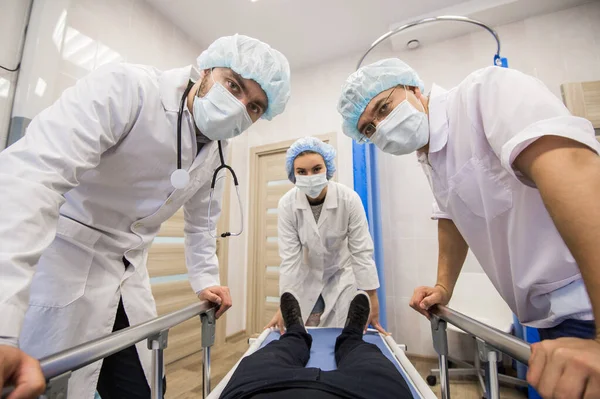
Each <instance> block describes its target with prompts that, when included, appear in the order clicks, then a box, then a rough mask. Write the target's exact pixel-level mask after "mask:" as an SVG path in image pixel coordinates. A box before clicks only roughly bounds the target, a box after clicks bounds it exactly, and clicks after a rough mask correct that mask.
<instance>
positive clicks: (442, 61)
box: [227, 2, 600, 355]
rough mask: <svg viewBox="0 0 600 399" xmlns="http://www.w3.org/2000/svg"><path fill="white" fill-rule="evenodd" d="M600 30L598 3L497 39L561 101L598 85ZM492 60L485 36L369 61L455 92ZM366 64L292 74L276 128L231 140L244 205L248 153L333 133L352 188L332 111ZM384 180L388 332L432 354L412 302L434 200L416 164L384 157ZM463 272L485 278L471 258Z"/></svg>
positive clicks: (239, 297)
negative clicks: (397, 63)
mask: <svg viewBox="0 0 600 399" xmlns="http://www.w3.org/2000/svg"><path fill="white" fill-rule="evenodd" d="M599 21H600V3H599V2H595V3H590V4H587V5H583V6H580V7H575V8H572V9H568V10H565V11H561V12H557V13H553V14H548V15H543V16H539V17H534V18H530V19H527V20H524V21H521V22H517V23H512V24H509V25H505V26H500V27H497V31H498V33H499V35H500V38H501V40H502V48H503V49H502V54H503V56H505V57H508V61H509V66H510V67H511V68H515V69H519V70H521V71H523V72H526V73H529V74H531V75H533V76H536V77H538V78H539V79H541V80H542V81H543V82H544V83H545V84H546V85H548V86H549V87H550V89H551V90H552V92H553V93H555V94H556V95H557V96H559V95H560V84H561V83H564V82H567V81H584V80H598V79H600V24H599V23H598V22H599ZM340 40H343V39H342V38H340ZM494 52H495V42H494V41H493V38H492V37H491V36H490V35H489V34H488V33H487V32H484V31H481V32H477V33H473V34H470V35H467V36H463V37H459V38H455V39H452V40H449V41H446V42H443V43H438V44H435V45H430V46H427V47H423V48H420V49H417V50H415V51H406V52H402V53H399V54H392V53H387V54H386V53H385V52H384V51H379V53H378V54H374V55H370V56H369V58H368V59H367V62H373V61H375V60H377V59H380V58H382V57H384V56H387V57H391V56H398V57H400V58H403V59H404V60H405V61H406V62H408V63H409V64H410V65H411V66H412V67H413V68H415V69H416V70H417V71H418V72H419V73H420V74H421V77H422V79H423V80H424V81H425V82H426V86H427V88H428V89H429V88H430V87H431V84H432V83H433V82H435V83H437V84H439V85H441V86H445V87H447V88H450V87H452V86H455V85H456V84H458V83H459V82H460V81H461V80H462V79H463V78H464V77H465V76H466V75H467V74H468V73H469V72H471V71H473V70H475V69H478V68H481V67H485V66H488V65H491V64H492V61H493V55H494ZM360 55H361V54H355V55H353V56H350V57H347V58H344V59H341V60H338V61H335V62H333V63H328V64H325V65H321V66H318V67H316V68H311V69H309V70H304V71H293V73H292V98H291V100H290V103H289V105H288V107H287V109H286V111H285V113H284V114H283V115H281V116H279V117H277V118H275V119H274V121H272V122H270V123H265V122H260V123H259V124H257V125H256V126H255V127H253V128H252V129H251V130H250V131H249V132H248V133H246V134H245V135H244V136H242V137H241V138H238V139H236V140H235V142H234V145H233V148H234V150H233V154H232V155H233V157H232V159H233V166H234V168H235V169H236V170H237V171H238V173H239V174H240V175H241V176H240V177H241V179H240V180H241V182H240V184H241V189H242V190H243V197H244V198H245V200H246V203H247V200H248V149H249V148H251V147H253V146H256V145H262V144H266V143H271V142H277V141H282V140H288V139H292V138H298V137H301V136H304V135H313V134H321V133H329V132H336V133H337V137H338V152H339V155H338V161H339V168H338V169H339V172H338V178H339V181H340V182H342V183H343V184H346V185H349V186H352V154H351V143H350V140H349V139H347V138H346V137H345V136H343V135H342V133H341V129H340V125H341V119H340V117H339V116H338V114H337V112H336V103H337V100H338V96H339V91H340V87H341V85H342V83H343V82H344V80H345V79H346V78H347V76H348V75H349V74H350V73H351V72H353V71H354V68H355V65H356V62H357V60H358V59H359V57H360ZM282 167H283V165H282ZM379 171H380V181H381V184H380V187H381V193H380V194H381V208H382V214H383V216H384V217H383V220H382V230H383V236H384V237H385V239H384V251H385V265H386V269H385V270H386V273H385V274H386V276H385V282H386V291H387V309H388V314H387V316H388V328H389V330H391V332H392V333H393V334H394V337H395V339H396V340H397V341H398V342H402V343H406V344H408V348H409V351H410V352H412V353H417V354H424V355H433V349H432V347H431V339H430V329H429V324H428V322H427V320H426V319H425V318H423V317H420V316H419V315H418V314H417V313H416V312H414V311H412V310H411V309H409V308H408V300H409V297H410V296H411V294H412V292H413V290H414V288H415V287H416V286H418V285H425V284H427V285H429V284H433V283H435V277H436V270H437V225H436V223H434V222H432V221H431V220H430V219H429V216H430V211H431V202H432V198H433V197H432V195H431V192H430V189H429V186H428V184H427V181H426V179H425V177H424V175H423V172H422V171H421V169H420V166H419V164H418V163H417V162H416V160H415V158H414V157H413V156H405V157H392V156H387V155H382V156H381V157H380V163H379ZM242 176H243V177H242ZM232 200H233V198H232ZM245 209H246V210H247V209H248V207H247V206H246V207H245ZM237 218H238V216H237V214H232V223H235V222H236V221H237V220H238V219H237ZM246 225H247V224H246ZM249 230H250V227H247V228H246V234H245V235H244V236H243V237H241V238H238V239H236V240H232V241H231V242H230V269H229V270H230V273H229V283H230V286H231V290H232V294H233V295H234V301H235V308H234V309H232V311H231V315H230V316H234V315H235V317H229V318H228V324H227V330H228V333H229V334H231V333H234V332H236V331H239V330H242V329H243V328H245V309H246V303H245V298H246V295H245V291H243V290H245V288H246V287H245V276H246V274H247V270H246V269H247V232H248V231H249ZM464 271H466V272H471V273H482V271H481V268H480V266H479V265H478V264H477V262H476V261H475V260H474V259H473V257H472V256H471V255H470V257H469V259H468V261H467V263H466V265H465V268H464ZM242 292H244V294H242ZM478 300H479V299H478ZM489 311H490V314H491V313H493V312H494V310H493V308H491V309H490V310H489Z"/></svg>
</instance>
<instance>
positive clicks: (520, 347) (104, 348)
mask: <svg viewBox="0 0 600 399" xmlns="http://www.w3.org/2000/svg"><path fill="white" fill-rule="evenodd" d="M215 309H216V308H215V307H214V305H212V304H210V303H207V302H201V303H198V304H194V305H190V306H188V307H185V308H183V309H180V310H178V311H175V312H173V313H170V314H168V315H164V316H160V317H157V318H155V319H152V320H148V321H147V322H144V323H141V324H138V325H136V326H131V327H128V328H126V329H123V330H120V331H117V332H114V333H112V334H109V335H107V336H105V337H102V338H98V339H95V340H93V341H91V342H87V343H84V344H81V345H78V346H75V347H73V348H71V349H67V350H65V351H62V352H59V353H56V354H54V355H51V356H48V357H47V358H44V359H40V365H41V367H42V372H43V373H44V377H45V378H46V382H47V387H46V392H45V393H44V397H46V398H49V399H57V398H67V397H68V396H67V395H68V381H69V378H70V376H71V373H72V372H73V371H75V370H78V369H80V368H83V367H85V366H87V365H89V364H92V363H94V362H96V361H98V360H100V359H103V358H105V357H108V356H110V355H112V354H113V353H116V352H119V351H121V350H123V349H125V348H127V347H130V346H131V345H133V344H135V343H137V342H140V341H144V340H147V342H148V348H149V349H151V350H152V353H153V359H152V360H153V362H152V366H153V367H152V380H151V384H150V385H151V391H152V399H160V398H161V397H162V392H163V370H164V363H163V351H164V349H165V348H166V347H167V344H168V339H167V336H168V333H169V330H170V329H171V328H173V327H174V326H176V325H178V324H181V323H183V322H184V321H186V320H189V319H191V318H193V317H198V316H200V319H201V321H202V347H203V351H204V353H203V356H204V362H203V373H202V380H203V394H202V396H203V397H204V398H207V397H208V398H212V399H214V398H218V396H219V395H220V393H221V392H222V391H223V389H224V388H225V386H226V385H227V382H228V381H229V379H230V378H231V376H232V375H233V373H234V371H235V369H236V367H237V366H238V364H239V362H238V363H237V364H236V366H235V367H234V368H233V369H232V370H230V371H229V373H228V374H227V375H226V376H225V378H224V379H223V381H221V383H220V384H219V385H217V387H215V389H214V390H213V391H212V392H211V391H210V382H209V381H210V378H209V377H210V348H211V346H212V345H213V344H214V339H215V321H216V320H215ZM430 312H431V313H432V318H431V331H432V338H433V346H434V348H435V350H436V352H437V353H438V355H439V360H440V385H441V393H442V399H449V398H450V387H449V384H448V340H447V336H446V323H450V324H452V325H454V326H456V327H458V328H460V329H461V330H463V331H465V332H466V333H467V334H470V335H472V336H473V337H475V338H477V340H478V341H480V342H481V343H482V345H481V347H482V350H481V357H482V362H483V363H484V364H485V371H486V372H485V377H486V387H487V389H486V391H487V392H486V397H487V398H488V399H497V398H499V397H500V396H499V384H498V370H497V360H498V356H499V354H498V352H503V353H506V354H507V355H509V356H510V357H512V358H513V359H515V360H518V361H520V362H521V363H524V364H527V363H528V362H529V357H530V355H531V348H530V346H529V345H528V344H527V343H525V342H523V341H521V340H519V339H518V338H515V337H513V336H510V335H508V334H506V333H503V332H501V331H499V330H496V329H494V328H492V327H489V326H487V325H485V324H483V323H480V322H478V321H476V320H474V319H471V318H470V317H467V316H465V315H463V314H460V313H458V312H456V311H454V310H452V309H449V308H447V307H445V306H440V307H436V308H433V309H430ZM310 333H311V335H313V338H314V341H313V346H312V349H311V357H310V362H309V363H308V367H319V368H321V369H323V370H331V369H333V368H334V367H335V360H334V349H333V348H334V343H335V338H336V337H337V336H338V335H339V333H340V330H339V329H329V328H314V329H310ZM278 338H279V333H278V332H275V331H271V330H265V331H264V332H263V333H262V334H261V335H260V336H259V337H258V338H257V339H256V340H253V341H252V342H251V344H250V348H249V349H248V351H247V352H246V353H245V354H244V356H248V355H250V354H252V353H254V352H255V351H257V350H259V349H260V348H261V347H263V346H264V345H266V344H267V343H269V342H271V341H272V340H274V339H278ZM365 340H366V341H367V342H370V343H373V344H375V345H377V346H378V347H379V348H380V349H381V351H382V352H383V353H384V354H385V356H386V357H387V358H388V359H390V361H391V362H392V363H394V365H395V366H396V367H397V368H398V371H399V372H400V374H401V375H402V377H404V379H405V380H406V382H407V384H408V386H409V387H410V389H411V391H412V393H413V395H414V397H415V398H426V399H433V398H435V397H436V396H435V395H434V394H433V392H432V391H431V389H430V388H429V387H428V386H427V383H426V382H425V381H424V380H423V379H422V378H421V376H420V375H419V373H417V371H416V369H415V368H414V366H413V365H412V364H411V363H410V361H409V360H408V358H407V357H406V355H405V354H404V351H403V349H401V346H399V345H398V344H397V343H396V342H395V341H394V339H393V338H392V337H390V336H386V337H383V336H381V335H379V333H377V332H374V331H369V332H368V334H366V336H365ZM11 391H12V389H11V388H5V389H3V390H2V394H1V395H0V396H1V397H2V399H4V398H6V397H7V396H8V394H9V393H10V392H11Z"/></svg>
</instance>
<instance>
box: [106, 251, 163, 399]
mask: <svg viewBox="0 0 600 399" xmlns="http://www.w3.org/2000/svg"><path fill="white" fill-rule="evenodd" d="M123 264H124V265H125V267H128V266H129V261H128V260H127V259H125V258H123ZM127 327H129V319H128V318H127V314H126V313H125V308H124V307H123V298H121V299H119V307H118V308H117V315H116V317H115V323H114V325H113V332H115V331H119V330H122V329H124V328H127ZM96 390H97V391H98V393H99V394H100V397H101V398H102V399H149V398H150V387H149V386H148V382H147V381H146V376H145V375H144V369H143V368H142V364H141V363H140V359H139V357H138V353H137V349H136V348H135V346H130V347H129V348H125V349H123V350H122V351H121V352H117V353H115V354H114V355H110V356H108V357H107V358H106V359H104V362H103V363H102V368H101V369H100V377H99V378H98V385H97V387H96ZM166 390H167V381H166V379H163V395H164V392H166Z"/></svg>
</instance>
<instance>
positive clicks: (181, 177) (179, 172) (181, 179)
mask: <svg viewBox="0 0 600 399" xmlns="http://www.w3.org/2000/svg"><path fill="white" fill-rule="evenodd" d="M189 182H190V174H189V173H188V171H187V170H185V169H176V170H175V172H173V173H171V184H172V185H173V187H175V188H176V189H177V190H181V189H184V188H185V187H186V186H187V185H188V183H189Z"/></svg>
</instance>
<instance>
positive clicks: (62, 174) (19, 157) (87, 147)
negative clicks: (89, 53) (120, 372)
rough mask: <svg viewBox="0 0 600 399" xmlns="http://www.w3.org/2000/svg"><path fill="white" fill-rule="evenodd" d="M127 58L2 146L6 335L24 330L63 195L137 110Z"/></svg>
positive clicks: (1, 288)
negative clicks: (32, 288)
mask: <svg viewBox="0 0 600 399" xmlns="http://www.w3.org/2000/svg"><path fill="white" fill-rule="evenodd" d="M131 75H132V74H131V73H130V72H129V69H128V67H126V66H123V65H110V66H106V67H103V68H100V69H98V70H96V71H94V72H93V73H92V74H90V75H89V76H87V77H86V78H83V79H81V80H79V81H78V82H77V83H76V85H75V86H74V87H71V88H69V89H67V90H65V92H64V93H63V94H62V95H61V97H60V98H59V99H58V100H57V101H56V102H55V103H54V104H53V105H52V106H50V107H48V108H47V109H45V110H44V111H42V112H41V113H40V114H39V115H38V116H36V117H35V118H34V119H33V120H32V121H31V123H30V124H29V127H28V128H27V132H26V134H25V136H24V137H23V138H22V139H20V140H19V141H17V142H16V143H15V144H13V145H12V146H10V147H9V148H7V149H6V150H4V151H2V152H1V153H0V204H2V212H0V276H2V277H1V278H0V315H2V317H0V336H2V337H4V338H11V337H18V336H19V332H20V329H21V324H22V321H23V317H24V314H25V311H26V310H27V306H28V302H29V286H30V282H31V279H32V277H33V273H34V271H35V265H36V264H37V262H38V260H39V258H40V256H41V255H42V252H43V251H44V250H45V249H46V248H47V247H48V246H49V245H50V244H51V242H52V240H53V239H54V236H55V234H56V226H57V220H58V211H59V207H60V206H61V205H62V204H63V203H64V201H65V199H64V197H63V195H64V194H65V193H66V192H67V191H69V190H70V189H72V188H73V187H76V186H77V185H78V184H79V179H80V178H81V176H82V175H83V174H84V173H85V172H86V171H88V170H90V169H93V168H94V167H96V166H97V165H98V164H99V162H100V158H101V156H102V154H103V153H104V152H105V151H106V150H107V149H109V148H110V147H112V146H114V145H115V144H116V143H117V142H118V141H119V139H120V138H121V137H122V136H123V135H124V134H125V133H126V132H128V131H129V130H130V129H131V126H133V124H134V123H135V120H136V117H137V106H138V99H137V92H138V89H137V88H136V85H137V84H136V81H135V79H134V77H132V76H131Z"/></svg>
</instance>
